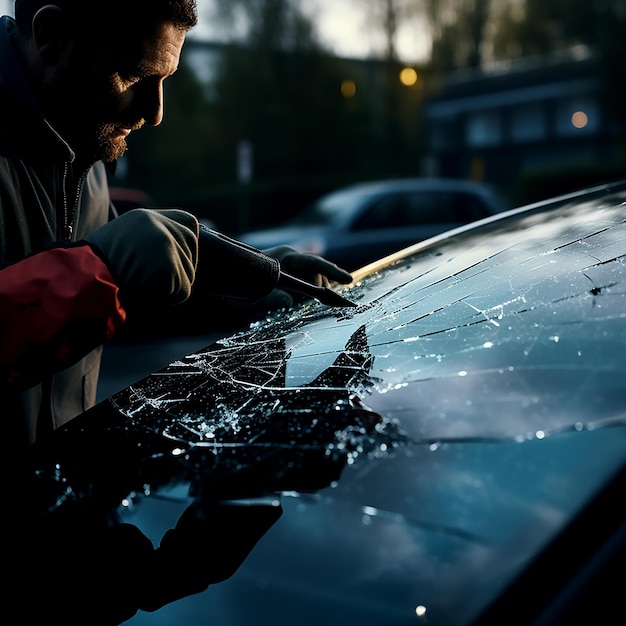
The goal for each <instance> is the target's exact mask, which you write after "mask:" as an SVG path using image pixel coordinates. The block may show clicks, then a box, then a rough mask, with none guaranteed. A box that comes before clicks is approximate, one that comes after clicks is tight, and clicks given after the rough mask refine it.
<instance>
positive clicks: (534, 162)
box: [423, 48, 624, 199]
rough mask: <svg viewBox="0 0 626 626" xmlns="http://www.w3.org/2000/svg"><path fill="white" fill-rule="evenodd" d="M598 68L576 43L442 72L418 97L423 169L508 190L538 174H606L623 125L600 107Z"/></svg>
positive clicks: (611, 168) (602, 101) (613, 168)
mask: <svg viewBox="0 0 626 626" xmlns="http://www.w3.org/2000/svg"><path fill="white" fill-rule="evenodd" d="M598 70H599V65H598V60H597V59H596V58H595V57H594V56H593V55H592V54H590V53H589V51H588V50H587V49H584V48H578V49H575V50H572V51H568V52H567V53H561V54H558V55H554V56H551V57H549V58H545V57H543V58H531V59H520V60H517V61H511V62H508V63H504V64H500V65H494V66H492V67H490V68H487V69H470V70H462V71H457V72H455V73H451V74H448V75H446V76H445V77H443V78H442V79H441V81H440V83H439V84H438V85H436V86H432V85H431V89H430V95H429V96H428V97H427V98H426V100H425V102H424V118H425V124H424V127H425V129H426V141H425V147H426V148H425V158H424V167H423V169H424V171H425V173H428V174H432V175H439V176H450V177H460V178H472V179H475V180H483V181H486V182H490V183H492V184H494V185H497V186H498V187H500V188H501V189H502V190H504V191H507V192H511V191H512V190H513V189H515V188H516V186H519V184H520V180H524V179H525V178H526V179H527V178H528V177H532V176H533V175H537V174H539V173H541V172H542V171H543V172H544V173H545V172H553V173H554V174H556V172H557V171H559V170H560V171H563V172H565V171H567V170H570V171H573V170H576V169H580V170H583V171H587V172H588V173H589V176H590V178H592V175H591V172H592V170H593V171H594V172H596V174H594V176H598V177H602V174H600V173H597V172H598V170H604V171H606V172H607V176H609V177H610V176H611V175H612V174H613V173H615V172H616V171H617V170H618V166H616V165H615V163H616V161H617V160H618V159H619V155H618V151H619V137H620V131H623V130H624V128H623V123H622V125H620V122H619V121H618V120H617V119H615V118H614V117H612V116H611V115H610V113H609V111H608V108H607V107H606V105H605V98H604V87H603V83H602V80H601V77H600V76H601V74H600V72H599V71H598ZM622 137H623V134H622ZM586 182H587V181H585V180H578V181H575V180H571V186H575V185H576V184H577V183H580V184H581V185H584V184H585V183H586ZM557 191H558V190H557ZM524 199H526V198H524Z"/></svg>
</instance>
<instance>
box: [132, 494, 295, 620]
mask: <svg viewBox="0 0 626 626" xmlns="http://www.w3.org/2000/svg"><path fill="white" fill-rule="evenodd" d="M282 512H283V509H282V506H281V504H280V501H279V500H278V498H277V497H276V498H272V499H270V500H269V501H267V502H259V503H254V502H253V503H251V504H239V503H237V502H233V503H220V502H216V503H211V504H207V503H204V502H201V501H195V502H194V503H192V504H191V505H190V506H189V507H188V508H187V509H186V510H185V511H184V512H183V514H182V515H181V517H180V519H179V520H178V523H177V524H176V527H175V528H173V529H171V530H168V531H167V532H166V533H165V535H164V536H163V539H162V540H161V544H160V546H159V548H158V549H157V550H156V551H155V560H154V561H153V563H152V565H151V567H150V571H149V572H147V576H146V578H145V579H144V580H143V581H142V589H143V599H142V603H141V608H142V609H143V610H145V611H155V610H156V609H158V608H160V607H161V606H163V605H165V604H168V603H170V602H174V601H175V600H179V599H180V598H183V597H186V596H188V595H191V594H194V593H199V592H201V591H204V590H205V589H206V588H207V587H208V586H209V585H212V584H215V583H219V582H222V581H224V580H226V579H227V578H230V577H231V576H232V575H233V574H234V573H235V572H236V571H237V569H239V567H240V566H241V564H242V563H243V562H244V561H245V560H246V558H247V557H248V555H249V554H250V552H251V551H252V549H253V548H254V547H255V546H256V544H257V543H258V542H259V540H260V539H261V538H262V537H263V535H264V534H265V533H266V532H267V531H268V530H269V529H270V528H271V527H272V526H273V525H274V523H275V522H276V521H278V519H279V518H280V517H281V515H282Z"/></svg>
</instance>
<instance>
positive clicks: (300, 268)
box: [263, 246, 352, 287]
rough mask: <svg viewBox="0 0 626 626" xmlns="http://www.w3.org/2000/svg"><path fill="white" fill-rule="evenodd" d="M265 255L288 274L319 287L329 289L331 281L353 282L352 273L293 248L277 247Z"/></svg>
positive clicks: (343, 283) (264, 252)
mask: <svg viewBox="0 0 626 626" xmlns="http://www.w3.org/2000/svg"><path fill="white" fill-rule="evenodd" d="M263 254H265V255H267V256H269V257H272V258H273V259H277V260H278V261H279V263H280V267H281V269H282V270H283V271H284V272H286V273H287V274H291V275H292V276H296V277H297V278H301V279H302V280H305V281H306V282H307V283H311V284H313V285H317V286H318V287H329V286H330V283H331V281H334V282H337V283H340V284H342V285H347V284H348V283H350V282H352V275H351V274H350V272H347V271H346V270H344V269H342V268H340V267H338V266H337V265H335V264H334V263H331V262H330V261H327V260H326V259H324V258H323V257H321V256H317V255H315V254H309V253H307V252H299V251H298V250H296V249H295V248H292V247H291V246H276V247H274V248H267V249H266V250H263Z"/></svg>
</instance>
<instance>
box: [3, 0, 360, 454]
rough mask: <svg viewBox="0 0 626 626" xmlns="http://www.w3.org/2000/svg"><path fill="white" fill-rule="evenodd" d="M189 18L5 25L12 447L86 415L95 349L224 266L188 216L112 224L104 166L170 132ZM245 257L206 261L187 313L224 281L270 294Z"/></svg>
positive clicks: (256, 262)
mask: <svg viewBox="0 0 626 626" xmlns="http://www.w3.org/2000/svg"><path fill="white" fill-rule="evenodd" d="M196 21H197V14H196V6H195V2H194V1H193V0H175V1H170V2H167V1H165V0H97V1H90V2H85V1H84V0H58V2H56V3H54V4H49V3H46V2H45V1H44V0H16V2H15V21H14V20H13V19H11V18H9V17H4V18H3V19H2V22H1V24H0V57H1V59H2V64H1V67H0V107H1V108H0V113H1V115H0V264H3V265H2V266H4V269H2V270H0V302H1V306H0V384H1V397H0V400H1V402H2V406H3V414H4V415H7V416H10V418H8V419H7V421H8V422H9V423H6V424H4V426H5V431H4V432H5V436H6V439H7V440H11V441H13V442H21V443H31V442H33V441H35V440H36V439H37V438H38V437H39V436H41V435H42V434H45V433H46V432H49V431H51V430H53V429H55V428H57V427H58V426H60V425H62V424H64V423H66V422H67V421H68V420H70V419H71V418H72V417H74V416H76V415H77V414H79V413H81V412H83V411H84V410H85V409H87V408H89V407H90V406H91V405H92V404H93V403H94V401H95V391H96V381H97V376H98V371H99V363H100V351H101V348H100V344H101V343H102V341H103V340H105V339H107V338H109V337H110V336H111V335H112V334H113V333H114V332H115V331H116V330H117V329H118V328H119V327H120V326H121V325H122V323H123V322H124V320H125V319H126V318H127V316H130V317H132V316H133V315H134V316H135V317H137V316H139V315H141V314H142V311H146V309H147V310H151V311H152V312H154V311H155V309H158V308H163V307H168V306H171V305H173V304H178V303H180V302H183V301H185V300H188V299H189V296H190V294H191V292H192V285H193V283H194V281H195V280H196V270H197V269H198V263H199V264H200V266H202V257H203V256H205V257H207V258H208V257H211V258H215V256H214V255H211V254H207V255H203V254H202V252H201V253H200V258H198V248H199V246H200V247H203V246H204V248H205V249H207V248H208V252H210V248H211V241H210V238H209V239H207V238H206V236H205V237H203V238H200V239H199V237H198V234H199V231H198V223H197V220H196V219H195V217H193V216H192V215H190V214H189V213H186V212H184V211H181V210H177V209H171V210H162V211H148V210H135V211H132V212H129V213H127V214H124V215H122V216H121V217H116V218H115V219H113V220H111V217H112V212H111V207H110V202H109V196H108V187H107V181H106V171H105V166H104V163H108V164H112V163H114V162H115V160H116V159H118V158H119V157H121V156H122V154H124V152H125V150H126V139H127V137H128V135H129V134H130V133H131V132H135V131H137V130H139V129H140V128H141V127H142V126H143V125H144V124H150V125H153V126H157V125H158V124H159V123H160V122H161V120H162V118H163V85H164V82H165V81H166V80H167V78H168V77H169V76H171V75H172V74H173V73H174V72H175V71H176V69H177V66H178V63H179V58H180V53H181V49H182V46H183V43H184V40H185V36H186V33H187V31H188V30H189V29H190V28H192V27H193V26H194V25H195V24H196ZM203 242H204V244H203ZM238 252H241V251H240V250H238V249H237V248H236V247H234V248H233V252H232V254H233V259H234V261H235V265H237V266H238V267H239V268H241V270H242V271H240V272H239V273H238V274H237V276H234V275H233V274H232V272H231V273H230V274H229V273H228V269H229V267H231V266H232V264H231V263H229V259H221V262H220V267H219V272H218V271H217V269H218V268H212V267H210V266H209V265H208V263H205V266H204V268H203V271H202V272H199V274H202V275H203V276H204V280H202V281H198V283H201V284H197V285H196V288H195V289H194V298H193V301H194V302H198V301H202V293H201V292H203V291H206V292H210V291H211V289H212V283H213V278H217V277H218V276H217V275H218V273H219V274H220V276H219V277H220V278H221V280H222V284H224V283H228V282H230V283H232V285H233V288H234V287H238V289H239V291H237V293H235V294H234V295H237V296H239V297H240V298H241V297H244V298H245V297H248V298H249V299H250V300H255V299H259V298H261V297H262V296H264V295H267V294H268V293H269V292H270V291H271V290H272V289H273V287H275V279H276V276H277V274H276V264H275V262H274V263H270V262H268V258H265V257H263V255H257V257H254V255H250V256H251V258H247V257H245V255H244V257H245V258H244V259H243V261H242V260H241V258H239V257H238V256H237V254H238ZM269 254H272V255H273V256H276V257H278V258H279V259H280V261H281V263H282V265H283V269H284V270H285V271H289V272H292V273H297V274H299V275H300V276H301V277H302V278H307V279H311V280H316V281H319V280H320V278H321V277H322V276H323V278H324V280H328V279H331V280H335V281H338V282H344V283H345V282H349V280H350V275H349V274H348V273H347V272H344V271H343V270H341V269H339V268H337V267H336V266H334V265H332V264H330V263H328V262H326V261H324V260H323V259H320V258H319V257H314V256H311V255H299V254H295V253H294V252H293V251H291V252H286V251H285V250H284V249H282V250H278V251H274V252H273V253H272V252H270V251H268V255H269ZM248 269H249V270H250V273H248V271H247V270H248ZM212 270H213V271H212ZM255 272H256V273H255ZM212 273H213V275H214V276H213V277H212V276H211V274H212ZM225 277H226V278H228V279H230V281H227V280H225ZM207 295H209V294H207ZM218 295H223V294H218ZM226 295H228V294H226ZM222 306H224V302H222ZM207 315H210V311H209V312H208V314H207ZM210 330H212V329H211V328H205V329H204V331H205V332H208V331H210Z"/></svg>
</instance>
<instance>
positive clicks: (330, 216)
mask: <svg viewBox="0 0 626 626" xmlns="http://www.w3.org/2000/svg"><path fill="white" fill-rule="evenodd" d="M374 195H375V194H373V193H370V194H367V193H363V192H361V191H358V190H341V191H336V192H334V193H331V194H329V195H327V196H323V197H322V198H320V199H319V200H318V201H316V202H313V203H312V204H310V205H309V206H308V207H307V208H306V209H304V211H302V212H301V213H299V214H298V215H296V216H295V217H294V218H293V219H292V220H291V221H290V222H289V223H290V224H291V225H293V226H330V225H333V224H338V223H340V222H342V221H346V220H350V218H351V217H352V215H353V213H354V212H355V211H358V210H359V208H360V207H361V206H362V205H364V204H367V203H368V202H369V201H370V198H371V197H372V196H374Z"/></svg>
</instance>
